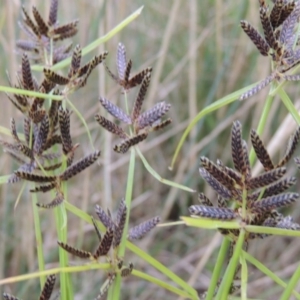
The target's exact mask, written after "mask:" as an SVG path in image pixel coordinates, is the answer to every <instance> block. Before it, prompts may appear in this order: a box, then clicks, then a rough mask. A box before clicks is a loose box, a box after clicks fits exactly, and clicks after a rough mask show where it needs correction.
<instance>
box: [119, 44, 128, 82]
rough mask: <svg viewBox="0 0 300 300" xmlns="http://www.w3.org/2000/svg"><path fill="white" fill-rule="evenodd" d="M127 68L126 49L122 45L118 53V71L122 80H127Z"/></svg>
mask: <svg viewBox="0 0 300 300" xmlns="http://www.w3.org/2000/svg"><path fill="white" fill-rule="evenodd" d="M126 68H127V60H126V49H125V46H124V45H123V44H122V43H119V44H118V51H117V69H118V75H119V78H120V80H125V71H126Z"/></svg>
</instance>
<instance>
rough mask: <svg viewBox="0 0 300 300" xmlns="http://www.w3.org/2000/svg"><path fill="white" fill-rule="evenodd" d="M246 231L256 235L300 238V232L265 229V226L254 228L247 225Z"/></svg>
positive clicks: (272, 228) (273, 228)
mask: <svg viewBox="0 0 300 300" xmlns="http://www.w3.org/2000/svg"><path fill="white" fill-rule="evenodd" d="M244 228H245V230H246V231H248V232H254V233H265V234H273V235H283V236H297V237H300V230H291V229H282V228H276V227H264V226H254V225H246V226H245V227H244Z"/></svg>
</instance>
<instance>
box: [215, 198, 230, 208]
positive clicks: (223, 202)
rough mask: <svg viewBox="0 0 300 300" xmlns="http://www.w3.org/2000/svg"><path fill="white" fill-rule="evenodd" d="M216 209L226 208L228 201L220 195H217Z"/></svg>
mask: <svg viewBox="0 0 300 300" xmlns="http://www.w3.org/2000/svg"><path fill="white" fill-rule="evenodd" d="M217 202H218V207H219V208H221V207H226V206H227V203H228V201H227V200H226V199H224V198H222V197H221V196H220V195H218V200H217Z"/></svg>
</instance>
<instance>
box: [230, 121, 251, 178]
mask: <svg viewBox="0 0 300 300" xmlns="http://www.w3.org/2000/svg"><path fill="white" fill-rule="evenodd" d="M231 153H232V160H233V164H234V167H235V168H236V169H237V170H238V171H239V172H240V173H241V174H242V175H246V169H247V168H246V164H245V161H244V148H243V140H242V124H241V123H240V122H239V121H235V122H233V126H232V130H231Z"/></svg>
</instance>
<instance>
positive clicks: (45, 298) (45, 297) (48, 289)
mask: <svg viewBox="0 0 300 300" xmlns="http://www.w3.org/2000/svg"><path fill="white" fill-rule="evenodd" d="M55 280H56V276H55V275H54V274H52V275H49V276H48V277H47V280H46V282H45V284H44V288H43V290H42V293H41V295H40V300H49V299H50V297H51V294H52V291H53V288H54V284H55Z"/></svg>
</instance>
